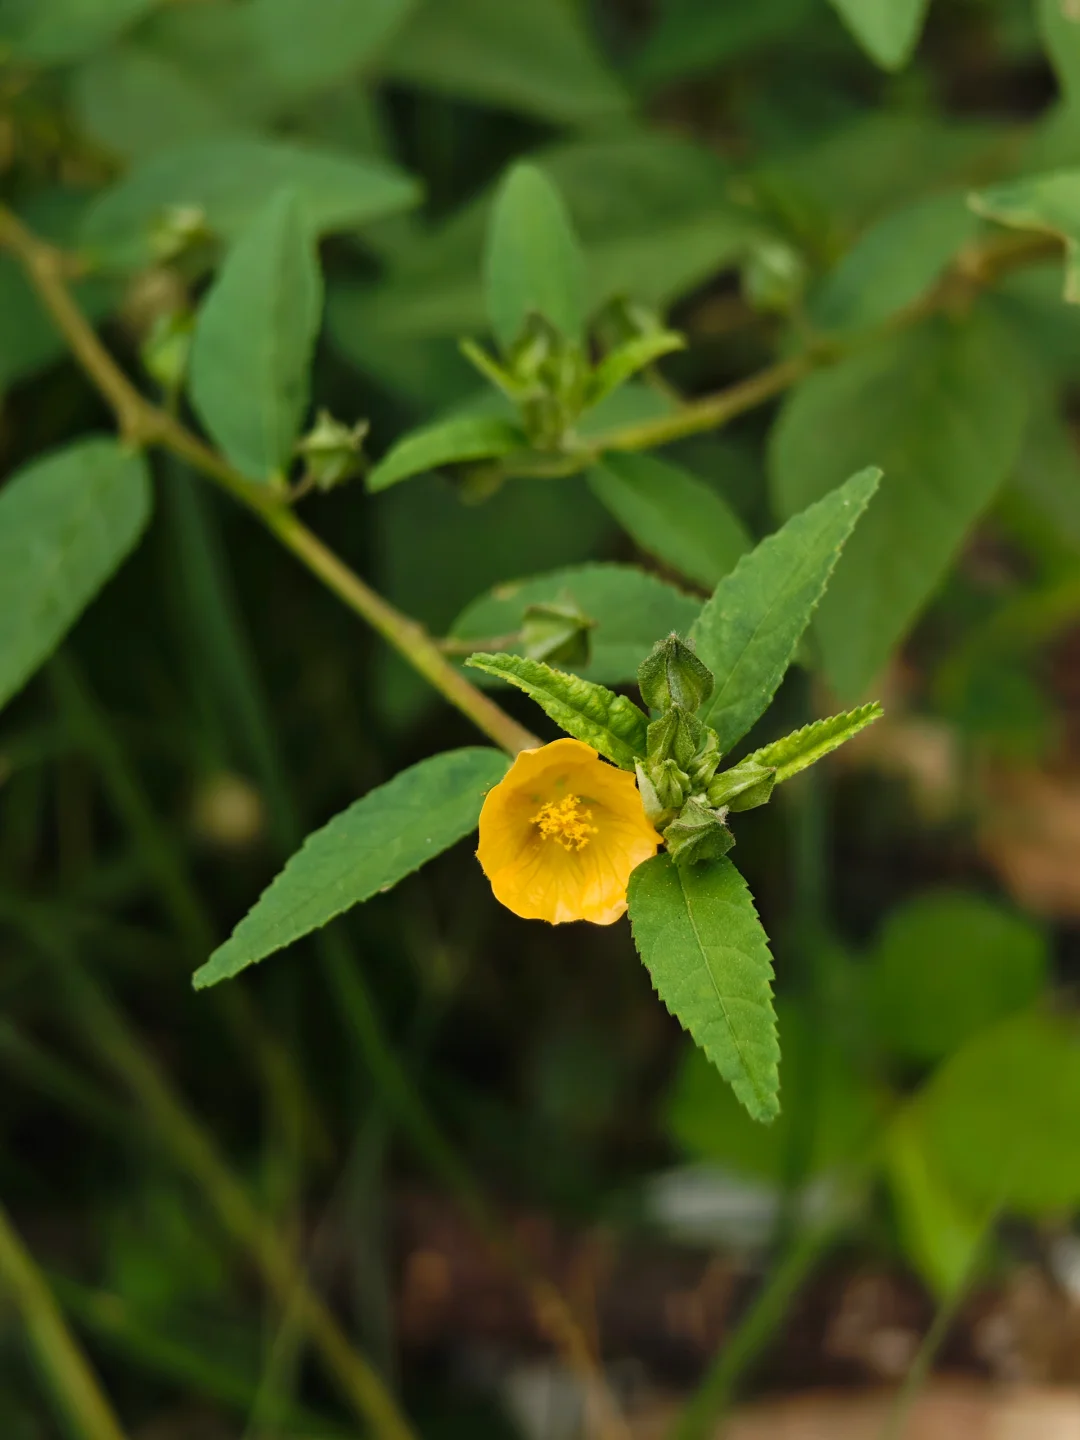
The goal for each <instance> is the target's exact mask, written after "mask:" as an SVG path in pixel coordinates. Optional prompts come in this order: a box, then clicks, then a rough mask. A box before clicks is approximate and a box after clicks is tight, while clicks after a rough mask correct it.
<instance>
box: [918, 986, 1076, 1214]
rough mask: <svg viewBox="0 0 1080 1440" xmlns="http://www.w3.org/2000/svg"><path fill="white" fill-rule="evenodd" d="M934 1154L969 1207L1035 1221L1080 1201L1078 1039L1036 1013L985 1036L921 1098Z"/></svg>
mask: <svg viewBox="0 0 1080 1440" xmlns="http://www.w3.org/2000/svg"><path fill="white" fill-rule="evenodd" d="M919 1105H920V1110H921V1115H922V1119H923V1123H924V1127H925V1128H924V1134H925V1137H926V1147H927V1155H928V1158H929V1161H930V1163H931V1164H932V1165H933V1166H934V1168H935V1169H936V1170H938V1171H939V1172H940V1173H941V1175H942V1177H943V1179H944V1180H945V1181H946V1183H947V1184H948V1185H949V1186H950V1187H951V1188H952V1189H954V1190H955V1191H956V1193H957V1194H958V1195H959V1196H960V1197H961V1198H962V1199H963V1200H965V1201H966V1202H968V1203H970V1204H974V1205H977V1206H986V1207H988V1208H989V1207H993V1208H1004V1209H1007V1210H1012V1211H1014V1212H1016V1213H1019V1214H1022V1215H1031V1216H1034V1217H1040V1216H1052V1215H1054V1214H1057V1213H1061V1212H1067V1211H1070V1210H1073V1209H1075V1207H1076V1206H1077V1204H1080V1147H1078V1146H1077V1144H1076V1136H1077V1134H1078V1133H1080V1033H1078V1031H1077V1026H1076V1022H1075V1020H1074V1019H1072V1018H1068V1017H1065V1016H1057V1015H1045V1014H1040V1013H1037V1012H1033V1013H1028V1014H1023V1015H1017V1016H1014V1017H1013V1018H1011V1019H1009V1020H1005V1021H1002V1023H1001V1024H999V1025H995V1026H993V1027H992V1028H991V1029H989V1030H984V1031H982V1032H981V1033H980V1034H978V1035H976V1036H975V1038H974V1039H972V1040H970V1041H969V1042H968V1044H967V1045H965V1046H964V1048H963V1049H962V1050H959V1051H957V1053H956V1054H955V1055H953V1057H952V1058H951V1059H950V1060H948V1061H947V1062H946V1063H945V1064H944V1065H942V1066H941V1067H940V1068H939V1069H938V1070H936V1071H935V1073H934V1076H933V1078H932V1079H931V1080H930V1082H929V1084H928V1085H927V1086H926V1087H925V1089H924V1090H923V1092H922V1094H921V1096H920V1100H919Z"/></svg>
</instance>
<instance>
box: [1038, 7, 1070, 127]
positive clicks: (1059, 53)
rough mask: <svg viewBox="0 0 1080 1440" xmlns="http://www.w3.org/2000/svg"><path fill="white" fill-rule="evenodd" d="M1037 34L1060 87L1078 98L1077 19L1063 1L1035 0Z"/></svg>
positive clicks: (1067, 94) (1067, 93) (1068, 94)
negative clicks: (1037, 22)
mask: <svg viewBox="0 0 1080 1440" xmlns="http://www.w3.org/2000/svg"><path fill="white" fill-rule="evenodd" d="M1035 13H1036V15H1037V16H1038V21H1039V33H1040V35H1041V36H1042V41H1043V44H1044V46H1045V47H1046V53H1047V55H1048V56H1049V57H1050V63H1051V64H1052V65H1053V67H1054V71H1055V73H1056V75H1057V78H1058V81H1059V83H1060V85H1061V88H1062V90H1063V91H1064V92H1065V94H1066V96H1067V97H1068V98H1069V100H1071V101H1073V102H1075V101H1077V100H1080V19H1078V18H1077V16H1076V13H1075V11H1073V10H1072V8H1071V6H1070V5H1068V4H1067V3H1065V0H1036V3H1035Z"/></svg>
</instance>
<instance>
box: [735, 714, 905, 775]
mask: <svg viewBox="0 0 1080 1440" xmlns="http://www.w3.org/2000/svg"><path fill="white" fill-rule="evenodd" d="M883 713H884V712H883V711H882V708H881V706H880V705H879V704H878V702H877V701H876V700H872V701H871V702H870V703H869V705H860V706H859V708H858V709H857V710H845V711H844V712H843V713H842V714H840V715H830V716H829V717H828V719H826V720H815V721H814V723H813V724H812V725H804V726H803V728H802V729H801V730H793V731H792V732H791V734H790V735H785V736H784V738H783V739H782V740H774V741H773V743H772V744H771V745H765V746H763V747H762V749H760V750H755V751H754V753H753V754H752V755H748V756H747V757H746V760H745V761H744V762H743V763H744V764H747V765H749V764H757V765H761V766H767V767H768V768H770V769H772V770H775V775H774V777H773V778H774V780H775V783H776V784H777V785H779V784H780V782H781V781H782V780H790V779H791V777H792V776H793V775H798V773H799V771H800V770H805V769H806V768H807V766H809V765H816V764H817V762H818V761H819V760H822V759H824V757H825V756H826V755H828V754H829V752H830V751H832V750H836V749H838V748H839V747H840V746H841V745H843V744H844V743H845V742H846V741H848V740H850V739H851V738H852V736H854V735H857V734H858V733H859V731H860V730H865V729H866V727H867V725H872V724H873V723H874V721H875V720H880V719H881V716H882V714H883Z"/></svg>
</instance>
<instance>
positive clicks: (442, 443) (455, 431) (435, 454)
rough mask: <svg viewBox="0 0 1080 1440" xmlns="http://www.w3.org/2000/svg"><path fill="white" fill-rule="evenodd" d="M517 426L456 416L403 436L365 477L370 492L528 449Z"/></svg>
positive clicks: (485, 418)
mask: <svg viewBox="0 0 1080 1440" xmlns="http://www.w3.org/2000/svg"><path fill="white" fill-rule="evenodd" d="M527 445H528V441H527V440H526V439H525V436H524V434H523V433H522V431H521V428H520V426H517V425H513V424H511V422H510V421H509V420H503V419H500V418H499V417H498V416H494V415H459V416H456V417H455V418H454V419H452V420H443V421H441V422H440V423H439V424H437V425H425V426H424V427H423V429H421V430H414V431H412V433H411V434H409V435H405V436H403V437H402V439H400V440H399V441H398V442H397V444H396V445H395V446H394V447H393V448H392V449H391V450H389V451H387V453H386V454H385V455H384V456H383V458H382V459H381V460H380V461H379V463H378V465H376V466H375V468H374V469H373V470H372V471H371V473H370V475H369V476H368V477H367V487H368V489H369V490H386V489H388V488H389V487H390V486H391V485H396V484H397V483H398V481H399V480H407V479H409V477H410V476H411V475H422V474H423V473H424V471H425V470H437V469H438V468H439V466H440V465H453V464H455V463H456V462H457V461H460V460H487V459H493V458H495V457H497V456H500V455H509V454H510V453H511V451H513V450H521V449H523V448H525V447H527Z"/></svg>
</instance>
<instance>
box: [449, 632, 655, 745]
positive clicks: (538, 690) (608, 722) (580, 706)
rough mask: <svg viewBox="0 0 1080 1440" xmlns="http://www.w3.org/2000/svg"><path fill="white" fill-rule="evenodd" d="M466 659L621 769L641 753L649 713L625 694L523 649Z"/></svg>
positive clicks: (647, 727) (645, 740) (644, 743)
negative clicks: (520, 692) (535, 657)
mask: <svg viewBox="0 0 1080 1440" xmlns="http://www.w3.org/2000/svg"><path fill="white" fill-rule="evenodd" d="M465 663H466V665H471V666H472V667H473V669H475V670H483V671H484V672H485V673H486V674H488V675H497V676H498V677H499V678H500V679H501V680H506V681H508V682H509V684H511V685H516V686H517V688H518V689H519V690H524V692H525V694H526V695H528V696H529V698H530V699H531V700H535V701H536V703H537V704H538V705H539V706H540V708H541V710H543V711H544V713H545V714H546V715H548V716H550V718H551V719H552V720H554V721H555V724H556V725H558V726H559V727H560V729H562V730H565V731H566V733H567V734H568V735H573V737H574V739H575V740H584V742H585V744H586V745H591V746H592V747H593V749H594V750H598V751H599V752H600V754H601V755H603V756H605V757H606V758H607V759H608V760H611V761H613V762H614V763H615V764H616V765H618V766H619V767H620V768H621V769H623V770H633V768H634V765H635V763H636V762H637V760H638V758H639V756H642V755H644V754H645V751H646V748H647V745H648V729H649V722H648V719H647V718H646V717H645V715H644V714H643V713H642V712H641V711H640V710H639V709H638V707H637V706H636V705H635V704H634V702H633V701H632V700H628V699H627V698H626V696H625V695H616V694H615V693H614V692H613V691H611V690H606V689H605V688H604V686H603V685H594V684H593V683H592V681H591V680H582V678H581V677H580V675H568V674H567V673H566V671H565V670H553V669H552V667H551V666H550V665H545V664H543V663H542V662H541V661H539V660H526V659H525V657H524V656H522V655H483V654H481V655H470V656H469V658H468V660H466V662H465Z"/></svg>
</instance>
